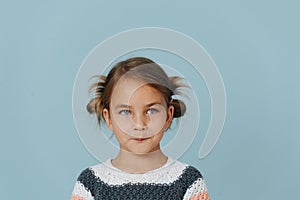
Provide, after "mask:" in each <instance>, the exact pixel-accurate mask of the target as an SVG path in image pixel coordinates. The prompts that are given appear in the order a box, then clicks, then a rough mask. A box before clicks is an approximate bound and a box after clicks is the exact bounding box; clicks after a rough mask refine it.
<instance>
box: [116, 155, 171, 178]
mask: <svg viewBox="0 0 300 200" xmlns="http://www.w3.org/2000/svg"><path fill="white" fill-rule="evenodd" d="M167 160H168V158H167V157H166V156H165V155H164V154H163V152H162V151H161V150H157V151H154V152H151V153H147V154H134V153H130V152H127V151H123V150H120V152H119V154H118V155H117V157H116V158H114V159H113V160H112V162H111V163H112V165H113V166H114V167H116V168H118V169H120V170H122V171H125V172H128V173H132V174H143V173H146V172H148V171H151V170H155V169H158V168H160V167H162V166H163V165H164V164H166V162H167Z"/></svg>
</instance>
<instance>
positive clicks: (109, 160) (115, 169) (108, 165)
mask: <svg viewBox="0 0 300 200" xmlns="http://www.w3.org/2000/svg"><path fill="white" fill-rule="evenodd" d="M173 163H174V159H173V158H172V157H169V156H168V157H167V162H166V163H165V164H164V165H163V166H161V167H159V168H156V169H153V170H150V171H148V172H145V173H129V172H126V171H123V170H121V169H119V168H116V167H115V166H113V164H112V159H111V158H110V159H107V160H106V161H105V162H104V164H105V166H107V167H108V168H111V169H113V170H114V171H117V172H120V173H123V174H130V175H145V174H152V173H155V172H157V171H160V170H162V169H164V168H166V167H168V166H169V165H171V164H173Z"/></svg>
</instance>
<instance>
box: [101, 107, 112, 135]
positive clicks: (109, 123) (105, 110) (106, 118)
mask: <svg viewBox="0 0 300 200" xmlns="http://www.w3.org/2000/svg"><path fill="white" fill-rule="evenodd" d="M102 114H103V117H104V119H105V123H106V126H107V127H108V128H109V130H111V131H113V126H112V123H111V119H110V116H109V110H108V109H107V108H104V109H103V111H102Z"/></svg>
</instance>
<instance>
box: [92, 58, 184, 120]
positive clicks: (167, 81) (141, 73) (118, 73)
mask: <svg viewBox="0 0 300 200" xmlns="http://www.w3.org/2000/svg"><path fill="white" fill-rule="evenodd" d="M96 77H97V78H98V79H99V80H98V81H97V82H96V83H94V84H92V85H91V87H90V90H89V91H90V92H94V98H93V99H92V100H91V101H90V102H89V103H88V104H87V110H88V112H89V113H90V114H93V113H95V114H96V115H97V119H98V123H99V124H100V123H101V120H102V119H103V113H102V112H103V109H104V108H106V109H108V110H109V104H110V100H111V95H112V92H113V89H114V87H115V86H116V85H117V83H118V81H119V80H121V79H124V78H133V79H137V80H139V81H141V82H142V83H145V84H147V85H150V86H151V87H153V88H155V89H156V90H157V91H158V92H160V93H161V94H162V95H163V96H164V99H165V100H166V102H167V106H168V107H169V106H174V115H173V117H174V118H179V117H181V116H183V115H184V113H185V111H186V106H185V104H184V103H183V102H182V101H181V100H179V99H173V98H172V96H173V95H181V94H182V93H181V92H180V88H181V87H187V86H186V85H185V84H183V83H180V81H181V80H182V78H181V77H178V76H172V77H168V76H167V74H166V73H165V72H164V70H163V69H162V68H161V67H160V66H159V65H158V64H156V63H155V62H153V61H152V60H150V59H148V58H144V57H133V58H129V59H127V60H125V61H121V62H119V63H117V64H116V65H115V66H114V67H113V68H112V69H111V70H110V72H109V73H108V75H107V77H106V76H102V75H99V76H96Z"/></svg>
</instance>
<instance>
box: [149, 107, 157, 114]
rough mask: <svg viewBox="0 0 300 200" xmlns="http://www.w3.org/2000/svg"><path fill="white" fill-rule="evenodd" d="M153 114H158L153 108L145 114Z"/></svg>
mask: <svg viewBox="0 0 300 200" xmlns="http://www.w3.org/2000/svg"><path fill="white" fill-rule="evenodd" d="M155 113H158V110H157V109H155V108H150V109H148V110H147V114H155Z"/></svg>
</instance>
